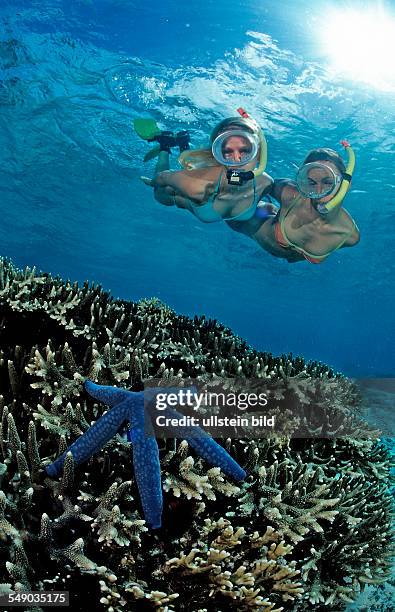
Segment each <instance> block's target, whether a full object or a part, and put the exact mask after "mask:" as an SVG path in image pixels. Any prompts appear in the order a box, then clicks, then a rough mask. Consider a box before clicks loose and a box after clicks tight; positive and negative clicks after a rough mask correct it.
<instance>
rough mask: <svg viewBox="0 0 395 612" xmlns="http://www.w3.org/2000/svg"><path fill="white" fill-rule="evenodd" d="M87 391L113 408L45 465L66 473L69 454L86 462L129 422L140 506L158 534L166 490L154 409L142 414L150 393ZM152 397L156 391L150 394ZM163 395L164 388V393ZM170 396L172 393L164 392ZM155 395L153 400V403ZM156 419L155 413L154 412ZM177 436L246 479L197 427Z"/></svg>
mask: <svg viewBox="0 0 395 612" xmlns="http://www.w3.org/2000/svg"><path fill="white" fill-rule="evenodd" d="M84 387H85V389H86V391H87V392H88V393H89V394H90V395H91V396H92V397H94V398H95V399H97V400H99V401H101V402H103V403H104V404H108V405H109V406H111V407H112V408H111V410H109V411H108V412H107V413H106V414H104V415H103V416H101V417H100V418H99V419H98V420H97V421H96V422H95V423H94V424H93V425H92V426H91V427H90V428H89V429H88V430H87V431H86V432H85V433H84V434H83V435H82V436H80V437H79V438H78V439H77V440H76V441H75V442H73V444H71V446H70V447H69V448H68V449H67V451H65V452H64V453H63V454H62V455H61V456H60V457H58V459H56V461H54V462H53V463H51V464H49V465H47V466H46V468H45V469H46V471H47V474H48V475H49V476H51V477H55V476H58V474H59V473H60V472H61V470H62V468H63V464H64V461H65V459H66V455H67V453H68V452H71V453H72V455H73V459H74V461H75V463H77V464H79V463H82V462H83V461H86V460H87V459H89V458H90V457H92V455H94V454H95V453H97V452H99V451H100V450H101V449H102V448H103V446H104V445H105V444H106V443H107V442H108V441H109V440H111V438H113V437H114V436H115V435H116V434H117V432H118V431H119V430H120V428H121V427H122V425H123V424H124V423H125V422H128V423H129V424H130V428H129V430H128V432H127V437H128V440H129V441H130V442H131V444H132V451H133V469H134V475H135V478H136V482H137V487H138V490H139V493H140V498H141V504H142V507H143V511H144V516H145V520H146V522H147V524H148V525H149V526H150V527H151V528H152V529H158V528H159V527H161V524H162V509H163V497H162V485H161V477H160V463H159V449H158V444H157V442H156V439H155V436H154V430H153V425H152V417H153V416H154V413H155V410H154V408H153V406H152V402H151V404H150V403H148V405H146V407H147V409H148V410H147V412H146V411H145V409H144V397H145V403H146V404H147V395H148V394H147V391H145V392H144V391H138V392H133V391H127V390H126V389H118V388H117V387H108V386H102V385H96V384H95V383H93V382H91V381H90V380H86V381H85V383H84ZM148 391H149V392H150V393H152V391H154V390H152V391H151V390H148ZM162 391H163V389H162ZM166 391H167V392H169V391H170V390H169V389H166ZM154 397H155V396H154V395H152V399H153V398H154ZM155 414H157V413H155ZM162 414H163V415H164V416H165V417H169V418H172V419H174V418H176V419H177V420H179V419H181V418H182V417H183V415H181V414H180V413H179V412H177V411H176V410H173V409H170V408H166V409H165V410H164V411H163V412H162ZM170 431H172V432H173V434H175V433H176V435H177V437H182V438H184V439H185V440H187V442H188V444H190V446H192V447H193V448H194V449H195V451H196V452H197V453H198V454H199V455H200V456H201V457H203V458H204V459H206V460H207V461H208V462H209V463H211V464H212V465H215V466H218V467H220V468H221V470H222V471H223V472H224V473H225V474H227V475H228V476H230V477H232V478H234V479H235V480H243V479H244V478H245V477H246V473H245V471H244V470H243V469H242V468H241V467H240V466H239V464H238V463H236V461H235V460H234V459H232V457H231V456H230V455H229V454H228V453H227V452H226V450H225V449H224V448H223V447H222V446H220V445H219V444H217V442H215V440H213V439H212V438H211V436H210V435H209V434H208V433H207V432H205V431H204V430H203V429H201V428H200V427H197V426H191V427H181V426H179V427H177V428H173V429H171V428H170Z"/></svg>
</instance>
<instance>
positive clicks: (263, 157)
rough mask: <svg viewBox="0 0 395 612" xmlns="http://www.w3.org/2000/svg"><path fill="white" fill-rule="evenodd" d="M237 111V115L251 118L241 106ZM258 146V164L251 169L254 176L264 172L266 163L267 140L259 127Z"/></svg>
mask: <svg viewBox="0 0 395 612" xmlns="http://www.w3.org/2000/svg"><path fill="white" fill-rule="evenodd" d="M237 112H238V113H239V115H241V116H242V117H244V119H252V117H251V116H250V115H249V114H248V113H247V112H246V111H245V110H244V108H242V107H240V108H238V109H237ZM252 120H253V121H255V119H252ZM255 123H256V121H255ZM259 147H260V155H259V164H258V166H257V167H256V168H255V170H253V171H252V172H253V174H254V176H255V177H257V176H259V175H261V174H263V173H264V172H265V168H266V164H267V142H266V138H265V135H264V133H263V130H262V129H259Z"/></svg>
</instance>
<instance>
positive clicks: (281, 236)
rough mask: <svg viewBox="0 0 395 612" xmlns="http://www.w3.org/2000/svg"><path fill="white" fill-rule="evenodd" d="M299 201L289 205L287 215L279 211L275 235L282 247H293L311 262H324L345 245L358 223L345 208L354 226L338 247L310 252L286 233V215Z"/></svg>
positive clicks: (292, 248)
mask: <svg viewBox="0 0 395 612" xmlns="http://www.w3.org/2000/svg"><path fill="white" fill-rule="evenodd" d="M297 202H298V200H296V201H295V202H294V203H293V205H292V206H290V207H289V209H288V210H287V212H286V213H285V215H284V216H283V217H281V216H280V212H279V213H278V215H277V220H276V223H275V226H274V236H275V238H276V241H277V243H278V244H279V245H280V246H281V247H283V248H285V249H291V250H293V251H296V253H299V254H300V255H303V257H304V258H305V259H307V261H309V262H310V263H314V264H319V263H322V262H323V261H324V260H325V259H326V258H327V257H328V255H330V254H331V253H334V251H337V249H340V247H342V246H343V244H344V243H345V242H346V241H347V239H348V238H349V237H350V236H351V234H352V233H353V232H354V230H355V229H358V228H357V226H356V224H355V221H354V220H353V219H352V218H351V216H350V215H349V214H348V212H347V211H346V210H345V211H344V212H345V213H346V214H347V216H348V217H349V219H350V221H352V224H353V226H352V228H351V231H350V232H349V233H348V234H346V236H345V238H344V240H342V241H341V242H340V244H338V245H337V247H335V248H334V249H332V250H331V251H328V252H327V253H324V254H323V255H314V253H309V252H308V251H306V250H305V249H303V248H302V247H300V246H298V245H297V244H294V243H293V242H291V241H290V239H289V238H288V236H287V234H286V231H285V228H284V221H285V219H286V217H287V216H288V214H289V213H290V212H291V210H292V209H293V208H294V207H295V205H296V204H297ZM343 210H344V209H343Z"/></svg>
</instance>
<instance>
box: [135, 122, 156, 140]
mask: <svg viewBox="0 0 395 612" xmlns="http://www.w3.org/2000/svg"><path fill="white" fill-rule="evenodd" d="M133 127H134V130H135V132H136V134H137V135H138V136H140V138H142V139H143V140H153V139H154V138H155V136H159V134H160V133H161V130H160V129H159V128H158V126H157V123H156V121H154V119H144V118H142V117H137V119H134V120H133Z"/></svg>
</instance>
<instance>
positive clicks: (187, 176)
mask: <svg viewBox="0 0 395 612" xmlns="http://www.w3.org/2000/svg"><path fill="white" fill-rule="evenodd" d="M238 111H239V113H240V116H239V117H231V118H229V119H225V120H224V121H221V123H220V124H219V125H217V126H216V128H215V129H214V130H213V132H212V134H211V137H210V144H211V146H210V148H207V149H199V150H189V149H188V148H187V147H184V150H183V151H181V155H180V156H179V162H180V164H181V165H182V166H183V169H182V170H179V171H170V170H169V153H170V149H171V147H172V146H177V145H178V146H180V144H179V139H180V133H179V134H177V135H176V136H172V134H171V133H169V132H160V133H159V134H157V135H156V136H155V137H154V138H152V139H151V140H153V141H156V142H158V143H159V145H160V147H159V149H160V150H159V151H158V155H159V159H158V163H157V166H156V173H155V176H154V179H152V180H150V179H144V178H143V180H144V182H146V183H147V184H150V185H151V186H153V187H154V190H155V198H156V200H157V201H158V202H160V203H161V204H164V205H166V206H172V205H176V206H178V207H179V208H184V209H186V210H189V211H190V212H191V213H193V214H194V215H195V216H196V217H197V218H198V219H199V220H200V221H202V222H203V223H213V222H216V221H222V220H231V221H232V222H237V223H239V222H243V221H248V220H249V219H252V218H253V217H254V215H255V212H256V209H257V206H258V203H259V201H260V200H261V198H262V197H263V195H264V194H265V193H266V192H267V191H268V190H270V189H271V187H272V182H273V181H272V179H271V178H270V177H269V176H268V175H267V174H265V172H264V169H265V166H266V157H267V148H266V141H265V137H264V135H263V132H262V130H261V129H260V127H259V126H258V124H257V123H256V122H255V121H254V120H253V119H251V118H250V117H249V116H248V115H247V113H246V112H245V111H243V109H238ZM185 134H186V133H185V132H183V133H182V136H183V137H184V138H185ZM172 138H173V140H171V139H172ZM164 141H165V142H164ZM180 149H181V147H180Z"/></svg>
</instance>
